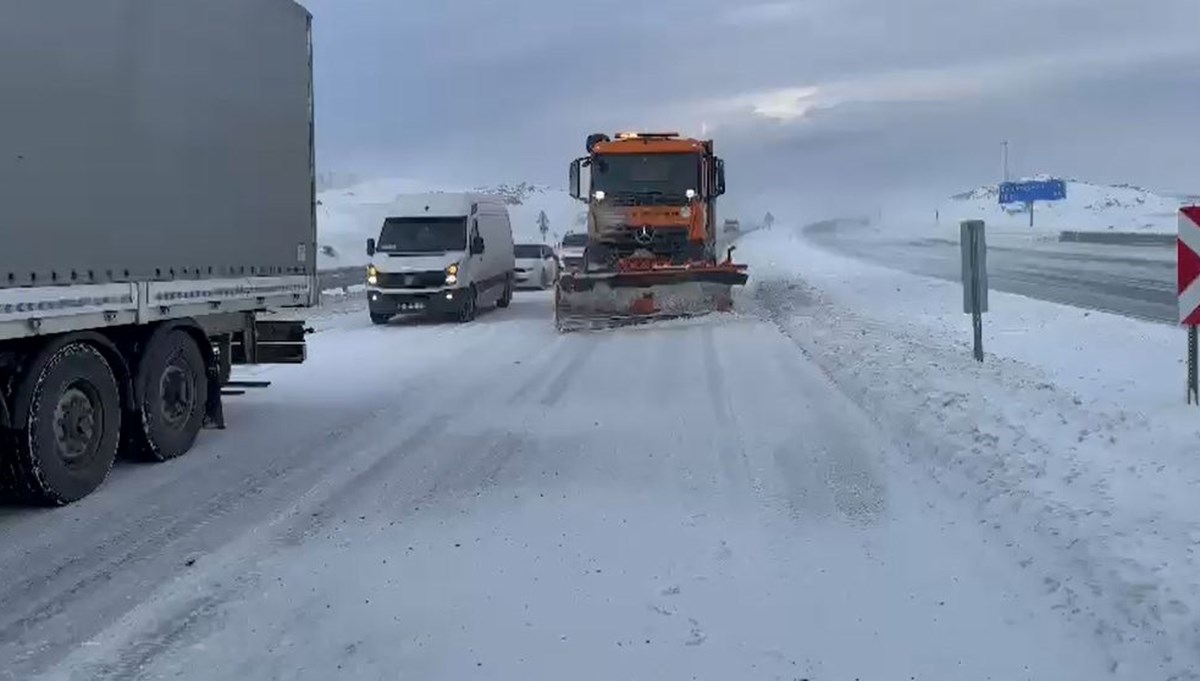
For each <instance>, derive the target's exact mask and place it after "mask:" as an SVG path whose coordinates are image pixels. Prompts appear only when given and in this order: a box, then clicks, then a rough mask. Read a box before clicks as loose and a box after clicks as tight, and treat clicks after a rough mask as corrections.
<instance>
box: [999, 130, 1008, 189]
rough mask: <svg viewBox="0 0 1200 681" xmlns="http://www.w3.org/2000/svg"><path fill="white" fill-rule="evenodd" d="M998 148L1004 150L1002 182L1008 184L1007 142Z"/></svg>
mask: <svg viewBox="0 0 1200 681" xmlns="http://www.w3.org/2000/svg"><path fill="white" fill-rule="evenodd" d="M1000 146H1001V147H1002V148H1003V149H1004V181H1005V182H1008V140H1004V141H1003V142H1001V143H1000Z"/></svg>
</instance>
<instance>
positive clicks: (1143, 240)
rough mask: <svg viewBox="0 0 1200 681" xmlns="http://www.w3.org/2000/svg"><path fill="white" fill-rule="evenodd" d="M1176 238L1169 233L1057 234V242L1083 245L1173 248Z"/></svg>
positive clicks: (1069, 232)
mask: <svg viewBox="0 0 1200 681" xmlns="http://www.w3.org/2000/svg"><path fill="white" fill-rule="evenodd" d="M1175 239H1176V236H1175V235H1174V234H1170V233H1154V232H1150V233H1146V232H1075V231H1066V232H1059V233H1058V240H1059V241H1073V242H1078V243H1085V244H1114V245H1122V246H1174V245H1175Z"/></svg>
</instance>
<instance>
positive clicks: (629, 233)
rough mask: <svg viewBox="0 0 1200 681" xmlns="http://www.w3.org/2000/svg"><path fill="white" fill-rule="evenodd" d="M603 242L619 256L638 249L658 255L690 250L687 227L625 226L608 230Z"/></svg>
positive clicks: (670, 254) (674, 254)
mask: <svg viewBox="0 0 1200 681" xmlns="http://www.w3.org/2000/svg"><path fill="white" fill-rule="evenodd" d="M647 234H648V235H649V240H647V239H646V236H647ZM639 237H640V238H639ZM601 242H602V243H604V244H605V245H606V246H608V247H610V248H612V249H613V250H615V251H616V252H617V255H618V256H619V257H624V256H627V255H629V254H631V253H633V252H634V251H638V250H647V251H650V252H651V253H653V254H655V255H658V256H677V255H678V256H682V255H685V254H686V253H687V250H688V230H687V228H686V227H683V228H679V227H657V228H655V227H650V228H648V229H647V230H646V232H643V229H642V228H641V227H632V226H624V227H619V228H615V229H612V230H611V231H608V232H606V233H605V234H604V235H603V237H602V239H601Z"/></svg>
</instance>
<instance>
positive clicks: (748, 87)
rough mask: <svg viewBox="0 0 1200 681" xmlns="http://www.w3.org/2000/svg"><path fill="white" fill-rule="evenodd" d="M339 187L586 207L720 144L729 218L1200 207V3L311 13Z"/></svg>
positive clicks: (703, 5) (360, 7)
mask: <svg viewBox="0 0 1200 681" xmlns="http://www.w3.org/2000/svg"><path fill="white" fill-rule="evenodd" d="M304 4H305V5H306V6H307V7H308V8H309V9H310V10H311V11H312V12H313V14H314V17H315V23H314V30H315V33H316V50H317V54H316V71H317V96H318V100H317V104H318V125H319V129H318V134H319V145H320V149H319V152H320V163H321V165H322V167H323V169H325V170H335V171H340V172H352V173H357V174H359V175H364V176H371V175H388V176H399V177H406V178H413V179H423V180H428V181H431V182H434V183H445V184H447V185H451V184H454V185H457V184H475V183H490V182H503V181H510V182H511V181H520V180H529V181H535V182H541V183H547V184H554V185H556V186H563V185H565V183H566V168H567V164H568V162H569V161H570V160H571V159H572V158H574V157H576V156H578V155H580V154H581V153H582V152H583V143H584V137H585V136H586V134H587V133H589V132H594V131H607V132H613V131H616V130H618V129H651V128H653V129H663V128H666V129H671V130H679V131H681V132H687V133H693V134H700V133H701V132H702V131H707V133H708V134H710V135H711V136H712V137H713V138H714V139H715V140H716V141H717V147H718V150H719V153H721V154H722V155H723V156H725V158H726V159H727V166H728V173H729V184H730V188H731V196H730V198H731V200H732V201H733V202H735V203H737V204H739V205H745V206H750V205H755V206H756V205H761V204H764V203H768V202H776V203H780V202H787V203H790V204H793V205H803V206H805V210H806V212H809V213H812V214H817V213H821V212H824V211H844V210H845V209H846V207H848V206H856V205H863V204H866V203H872V202H886V201H888V200H894V198H895V197H898V196H925V195H927V196H935V195H944V194H947V193H951V192H954V191H960V190H965V189H968V188H971V187H973V186H976V185H979V184H982V183H986V182H992V181H995V180H996V179H997V178H998V176H999V175H1000V173H1001V162H1000V158H1001V153H1000V148H1001V147H1000V142H1001V140H1003V139H1008V140H1010V143H1011V165H1012V168H1013V171H1014V172H1015V173H1017V174H1032V173H1040V172H1047V173H1055V174H1061V175H1064V176H1074V177H1079V178H1082V179H1090V180H1096V181H1106V182H1132V183H1136V184H1143V185H1147V186H1150V187H1152V188H1155V189H1159V190H1163V191H1176V192H1192V191H1194V192H1200V0H1140V1H1139V0H986V1H984V0H795V1H793V0H778V1H771V0H767V1H764V2H753V1H751V0H745V1H739V0H492V1H489V0H305V2H304Z"/></svg>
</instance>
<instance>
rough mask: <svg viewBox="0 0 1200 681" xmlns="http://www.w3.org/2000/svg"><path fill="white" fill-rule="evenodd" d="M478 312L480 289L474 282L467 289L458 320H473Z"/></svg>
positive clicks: (462, 321)
mask: <svg viewBox="0 0 1200 681" xmlns="http://www.w3.org/2000/svg"><path fill="white" fill-rule="evenodd" d="M478 314H479V291H478V290H477V289H476V288H475V285H474V284H472V285H471V288H469V289H467V295H465V296H463V301H462V305H461V306H460V307H459V308H458V321H459V322H461V323H463V324H466V323H467V322H473V321H475V316H476V315H478Z"/></svg>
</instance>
